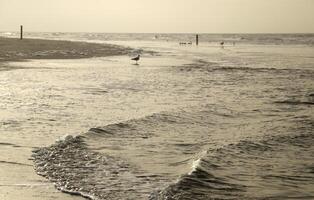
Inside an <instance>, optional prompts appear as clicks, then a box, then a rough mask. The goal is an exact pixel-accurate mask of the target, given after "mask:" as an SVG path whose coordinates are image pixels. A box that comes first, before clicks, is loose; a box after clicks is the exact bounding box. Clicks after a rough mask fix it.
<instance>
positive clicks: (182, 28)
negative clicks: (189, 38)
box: [0, 0, 314, 33]
mask: <svg viewBox="0 0 314 200" xmlns="http://www.w3.org/2000/svg"><path fill="white" fill-rule="evenodd" d="M20 24H23V25H24V27H25V28H24V29H25V30H26V31H47V32H48V31H56V32H58V31H60V32H62V31H69V32H166V33H171V32H189V33H289V32H293V33H297V32H298V33H300V32H301V33H314V0H0V31H14V30H18V28H19V25H20Z"/></svg>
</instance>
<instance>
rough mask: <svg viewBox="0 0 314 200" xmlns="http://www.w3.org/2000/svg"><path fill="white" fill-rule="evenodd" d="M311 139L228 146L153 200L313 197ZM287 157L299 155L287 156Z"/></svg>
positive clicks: (309, 136)
mask: <svg viewBox="0 0 314 200" xmlns="http://www.w3.org/2000/svg"><path fill="white" fill-rule="evenodd" d="M313 142H314V134H313V133H309V134H301V135H298V136H279V137H272V138H270V139H267V140H263V141H259V142H254V141H241V142H239V143H237V144H230V145H227V146H225V147H223V148H220V149H217V150H216V151H215V152H208V154H206V156H205V157H203V158H201V159H200V160H199V161H198V162H197V163H198V164H197V166H196V167H195V168H194V169H193V170H192V172H191V173H189V174H186V175H183V176H182V177H181V178H180V179H179V180H178V181H177V182H176V183H174V184H172V185H170V186H168V187H167V188H165V189H164V190H162V191H160V192H159V193H158V194H157V195H156V196H155V198H154V199H162V200H164V199H167V200H190V199H200V200H206V199H287V198H289V199H312V198H314V195H313V194H312V193H311V186H312V185H313V184H314V174H313V169H314V164H313V163H312V162H310V160H311V159H312V155H313V153H314V148H313V145H312V144H313ZM292 155H300V157H299V158H297V159H296V160H295V158H293V160H289V156H292ZM301 155H302V156H301Z"/></svg>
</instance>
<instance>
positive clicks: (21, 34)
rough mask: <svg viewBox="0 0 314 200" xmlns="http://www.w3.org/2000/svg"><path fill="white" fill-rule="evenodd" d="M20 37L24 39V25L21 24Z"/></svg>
mask: <svg viewBox="0 0 314 200" xmlns="http://www.w3.org/2000/svg"><path fill="white" fill-rule="evenodd" d="M20 39H21V40H23V26H22V25H21V31H20Z"/></svg>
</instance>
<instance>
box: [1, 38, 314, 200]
mask: <svg viewBox="0 0 314 200" xmlns="http://www.w3.org/2000/svg"><path fill="white" fill-rule="evenodd" d="M74 39H77V38H74ZM96 39H98V40H99V38H96ZM96 39H95V40H96ZM111 42H112V43H115V44H120V45H127V46H131V47H135V48H137V49H144V50H153V51H155V52H157V53H146V54H144V55H143V59H142V61H141V62H140V65H139V66H136V65H132V63H130V61H129V58H128V57H127V56H124V57H110V58H93V59H82V60H66V61H63V60H62V61H61V60H59V61H57V60H34V61H30V62H27V63H10V66H15V69H16V70H11V71H1V73H0V76H1V78H0V80H1V95H2V98H1V103H0V106H1V117H0V123H1V133H2V134H1V141H3V143H1V148H2V151H4V152H5V153H4V154H1V159H0V160H1V163H0V165H1V166H4V165H6V166H7V165H9V166H11V165H14V166H16V168H17V169H16V170H17V171H18V172H17V173H22V172H24V173H25V171H26V170H25V168H27V169H31V166H29V165H32V161H28V160H27V159H28V158H29V156H30V154H31V153H30V151H31V150H32V149H33V147H42V146H49V145H51V144H53V143H54V141H55V140H56V139H58V138H61V137H62V136H64V135H66V134H71V135H78V134H80V133H81V135H82V136H83V137H80V138H77V139H71V138H69V137H68V138H67V140H65V141H63V140H62V141H61V142H58V143H57V144H56V146H53V147H50V148H49V147H48V148H44V149H41V150H39V152H37V153H36V155H37V156H36V161H35V162H36V166H37V167H38V168H37V171H38V172H39V173H40V174H41V175H43V176H46V177H48V178H50V180H51V181H52V182H54V183H56V185H57V187H58V188H59V189H62V190H64V191H71V192H78V193H81V194H84V195H88V196H91V197H93V198H95V199H148V198H150V199H209V198H216V199H287V198H292V199H293V198H294V199H313V198H314V197H313V194H312V188H313V186H314V174H313V168H314V163H313V162H312V160H313V155H314V154H313V153H314V149H313V147H312V143H313V124H314V123H313V118H314V112H313V102H314V101H313V94H314V87H313V85H314V84H313V82H314V81H313V80H314V71H313V67H314V58H313V55H314V54H313V53H314V48H313V47H311V46H300V45H277V46H273V45H271V46H270V45H251V46H247V45H237V46H228V47H225V48H224V49H222V48H219V47H213V46H206V45H201V46H200V47H194V46H193V47H190V46H183V47H182V46H179V45H177V43H176V42H156V41H136V42H133V41H121V40H120V41H111ZM19 67H20V69H18V68H19ZM88 130H89V131H88ZM12 152H14V155H15V156H14V158H13V157H12V155H13V153H12ZM5 162H6V163H5ZM4 163H5V164H4ZM13 163H14V164H13ZM17 163H20V164H17ZM46 163H48V165H46V166H45V164H46ZM25 164H26V166H25ZM3 169H5V172H6V171H7V170H8V168H3ZM5 172H3V173H5ZM25 174H26V179H25V182H28V183H31V184H30V185H32V186H31V187H32V188H36V190H35V189H34V190H33V193H35V192H36V193H37V190H40V189H41V188H42V187H44V186H45V184H46V183H45V182H42V180H41V179H39V178H37V177H36V176H34V175H32V176H30V175H29V174H31V172H27V173H25ZM3 177H5V178H4V180H3V183H6V182H8V183H10V184H9V185H10V187H11V188H13V189H12V190H16V188H18V186H17V184H20V183H22V182H23V181H22V179H21V178H20V177H15V178H13V177H14V175H11V174H8V175H7V176H3ZM33 177H34V178H33ZM35 177H36V178H35ZM33 179H36V180H37V179H39V180H40V181H33ZM38 185H39V186H38ZM47 187H50V186H49V184H48V183H47ZM1 189H2V190H3V191H5V190H6V188H4V187H1V188H0V190H1ZM45 194H46V195H45ZM48 196H49V193H45V192H44V194H43V195H42V197H40V198H38V199H45V198H47V199H49V198H50V197H48ZM9 197H10V195H8V196H7V199H10V198H9ZM11 197H12V195H11ZM62 197H64V198H78V197H68V195H64V196H62ZM60 198H61V197H60ZM11 199H12V198H11Z"/></svg>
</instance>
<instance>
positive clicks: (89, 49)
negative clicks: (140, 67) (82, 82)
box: [0, 37, 131, 63]
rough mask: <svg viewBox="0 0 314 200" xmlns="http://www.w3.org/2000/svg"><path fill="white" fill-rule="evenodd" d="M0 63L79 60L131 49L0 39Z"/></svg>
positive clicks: (116, 54)
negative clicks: (29, 60)
mask: <svg viewBox="0 0 314 200" xmlns="http://www.w3.org/2000/svg"><path fill="white" fill-rule="evenodd" d="M0 47H1V48H0V63H2V62H9V61H23V60H27V59H80V58H92V57H105V56H118V55H126V54H127V53H128V52H129V51H130V50H131V49H130V48H127V47H122V46H118V45H112V44H97V43H87V42H73V41H66V40H46V39H23V40H20V39H17V38H5V37H0Z"/></svg>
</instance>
